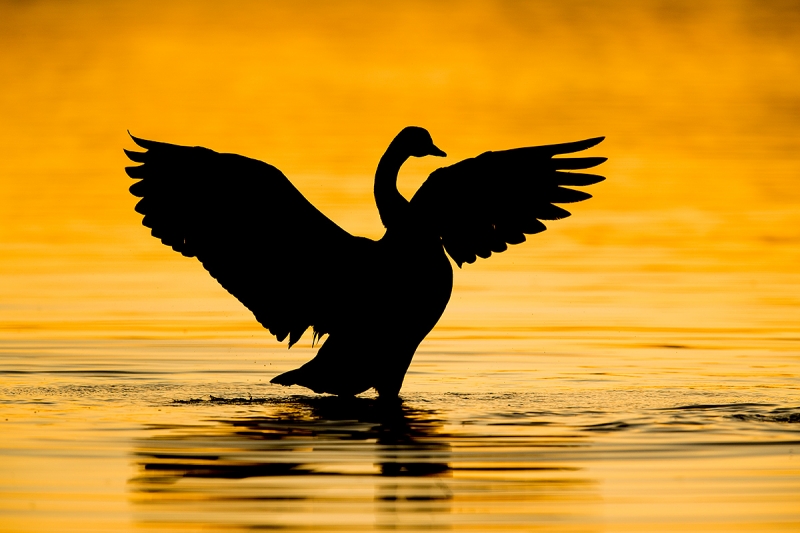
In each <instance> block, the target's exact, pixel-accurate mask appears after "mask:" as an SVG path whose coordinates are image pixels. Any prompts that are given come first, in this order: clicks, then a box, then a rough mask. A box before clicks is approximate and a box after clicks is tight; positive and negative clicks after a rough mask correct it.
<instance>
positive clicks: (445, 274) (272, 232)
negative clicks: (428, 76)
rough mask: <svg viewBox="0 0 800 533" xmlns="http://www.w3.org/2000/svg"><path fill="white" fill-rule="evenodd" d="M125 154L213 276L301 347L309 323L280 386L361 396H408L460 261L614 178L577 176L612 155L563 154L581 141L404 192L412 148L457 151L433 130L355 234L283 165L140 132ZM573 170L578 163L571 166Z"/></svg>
mask: <svg viewBox="0 0 800 533" xmlns="http://www.w3.org/2000/svg"><path fill="white" fill-rule="evenodd" d="M131 138H132V139H133V141H134V142H135V143H136V144H137V145H138V146H140V147H141V148H144V149H145V150H146V151H145V152H135V151H129V150H125V153H126V155H127V156H128V158H130V159H131V160H132V161H134V162H137V163H143V164H142V165H139V166H132V167H126V169H125V170H126V172H127V174H128V175H129V176H130V177H132V178H135V179H139V180H140V181H138V182H136V183H135V184H133V185H132V186H131V188H130V192H131V193H132V194H133V195H134V196H137V197H141V198H142V199H141V200H140V201H139V202H138V203H137V204H136V211H137V212H138V213H140V214H142V215H144V219H143V220H142V224H143V225H144V226H146V227H148V228H151V229H152V235H153V237H156V238H157V239H160V240H161V242H162V243H164V244H165V245H167V246H170V247H172V249H173V250H175V251H177V252H180V253H181V254H183V255H184V256H187V257H196V258H197V259H198V260H199V261H200V262H201V263H202V265H203V266H204V267H205V268H206V270H208V272H209V273H210V274H211V275H212V276H213V277H214V278H215V279H216V280H217V281H218V282H219V283H220V284H221V285H222V286H223V287H224V288H225V289H226V290H228V292H230V293H231V294H232V295H233V296H235V297H236V298H238V299H239V300H240V301H241V302H242V303H243V304H244V305H245V306H246V307H247V308H248V309H249V310H250V311H252V312H253V314H254V315H255V318H256V319H257V320H258V321H259V322H260V323H261V324H262V325H263V326H264V327H265V328H267V329H268V330H269V332H270V333H271V334H273V335H275V337H277V339H278V341H279V342H282V341H283V340H284V339H286V338H287V337H288V339H289V347H290V348H291V347H292V345H293V344H295V343H296V342H297V341H298V340H299V339H300V337H301V335H303V333H304V332H305V331H306V330H307V329H308V328H309V327H311V328H312V330H313V336H312V346H313V345H314V343H315V342H316V341H319V340H320V338H321V337H322V336H323V335H326V334H327V335H328V337H327V338H326V339H325V341H324V343H323V344H322V346H321V347H320V349H319V351H318V352H317V355H316V357H314V358H313V359H312V360H311V361H309V362H308V363H306V364H305V365H303V366H301V367H300V368H298V369H296V370H291V371H289V372H286V373H283V374H280V375H278V376H276V377H275V378H273V379H272V383H278V384H281V385H302V386H304V387H307V388H309V389H311V390H312V391H315V392H317V393H330V394H336V395H341V396H352V395H356V394H359V393H361V392H364V391H366V390H368V389H370V388H374V389H375V390H376V391H377V392H378V395H379V397H380V398H389V399H391V398H396V397H397V395H398V393H399V391H400V387H401V386H402V384H403V379H404V377H405V374H406V370H407V369H408V367H409V365H410V364H411V359H412V358H413V356H414V353H415V351H416V349H417V347H418V346H419V344H420V342H422V340H423V339H424V338H425V336H426V335H427V334H428V333H429V332H430V331H431V329H433V327H434V326H435V325H436V322H437V321H438V320H439V318H440V317H441V316H442V313H443V312H444V309H445V307H446V305H447V302H448V301H449V300H450V294H451V292H452V288H453V269H452V267H451V263H450V261H449V260H448V258H447V255H449V256H450V257H451V258H452V260H453V261H454V262H455V263H456V264H457V265H458V266H459V267H461V265H462V264H463V263H473V262H474V261H475V260H476V258H478V257H481V258H488V257H489V256H491V255H492V253H499V252H503V251H505V250H506V249H507V247H508V245H509V244H519V243H522V242H524V241H525V235H526V234H534V233H539V232H541V231H544V230H545V225H544V224H543V223H542V222H541V221H542V220H557V219H561V218H564V217H567V216H569V212H568V211H565V210H564V209H562V208H560V207H557V206H556V205H553V204H557V203H569V202H577V201H581V200H585V199H587V198H590V197H591V195H590V194H588V193H586V192H583V191H579V190H575V189H569V188H566V186H585V185H591V184H594V183H597V182H599V181H602V180H603V179H605V178H603V177H602V176H597V175H593V174H586V173H578V172H568V171H571V170H580V169H588V168H591V167H594V166H596V165H599V164H600V163H602V162H604V161H605V160H606V158H604V157H562V158H556V157H554V156H556V155H561V154H570V153H574V152H579V151H581V150H585V149H587V148H590V147H592V146H595V145H597V144H598V143H600V142H601V141H602V140H603V137H598V138H594V139H587V140H583V141H578V142H572V143H565V144H554V145H548V146H534V147H526V148H516V149H512V150H506V151H498V152H486V153H484V154H481V155H479V156H477V157H474V158H471V159H465V160H463V161H461V162H459V163H456V164H454V165H452V166H449V167H443V168H439V169H438V170H436V171H434V172H433V173H432V174H431V175H430V176H429V177H428V179H427V180H426V181H425V182H424V183H423V184H422V186H421V187H420V188H419V190H417V192H416V193H415V194H414V196H413V197H412V198H411V200H410V201H409V200H406V198H404V197H403V196H402V195H401V194H400V192H399V191H398V190H397V175H398V172H399V170H400V167H401V166H402V165H403V163H404V162H405V161H406V160H407V159H408V158H409V157H424V156H439V157H444V156H445V155H446V154H445V153H444V152H443V151H442V150H440V149H439V148H437V147H436V146H435V145H434V143H433V140H432V139H431V136H430V134H429V133H428V131H426V130H425V129H423V128H419V127H407V128H405V129H403V130H402V131H401V132H400V133H399V134H398V135H397V136H396V137H395V138H394V140H393V141H392V142H391V144H390V145H389V148H388V149H387V150H386V153H384V154H383V157H381V159H380V162H379V163H378V168H377V171H376V173H375V184H374V193H375V203H376V204H377V207H378V212H379V214H380V218H381V221H382V222H383V225H384V226H385V227H386V232H385V234H384V235H383V237H381V238H380V239H379V240H377V241H375V240H372V239H368V238H364V237H356V236H353V235H351V234H350V233H348V232H347V231H345V230H343V229H342V228H340V227H339V226H338V225H336V224H335V223H334V222H333V221H331V220H330V219H329V218H327V217H326V216H325V215H323V214H322V213H321V212H320V211H319V210H318V209H317V208H316V207H314V206H313V205H312V204H311V203H310V202H309V201H308V200H306V198H305V197H304V196H303V195H302V194H301V193H300V192H299V191H298V190H297V189H296V188H295V187H294V186H293V185H292V183H291V182H290V181H289V180H288V179H287V178H286V176H284V175H283V173H281V171H279V170H278V169H277V168H275V167H273V166H271V165H268V164H267V163H264V162H261V161H258V160H255V159H249V158H247V157H243V156H240V155H235V154H223V153H218V152H214V151H212V150H209V149H207V148H202V147H187V146H178V145H174V144H167V143H161V142H156V141H148V140H145V139H139V138H136V137H133V136H132V135H131ZM565 171H566V172H565Z"/></svg>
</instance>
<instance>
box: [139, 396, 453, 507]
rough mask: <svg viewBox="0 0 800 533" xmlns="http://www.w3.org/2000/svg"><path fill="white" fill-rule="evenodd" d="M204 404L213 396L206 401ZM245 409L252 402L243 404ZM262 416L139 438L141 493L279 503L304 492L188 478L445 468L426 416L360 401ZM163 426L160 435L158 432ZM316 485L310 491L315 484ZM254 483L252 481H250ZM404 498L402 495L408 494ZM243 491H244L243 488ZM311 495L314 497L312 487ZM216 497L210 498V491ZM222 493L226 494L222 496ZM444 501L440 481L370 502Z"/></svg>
mask: <svg viewBox="0 0 800 533" xmlns="http://www.w3.org/2000/svg"><path fill="white" fill-rule="evenodd" d="M212 401H213V400H212ZM242 401H244V402H250V403H252V400H250V401H248V400H242ZM281 408H282V409H281V412H280V413H278V414H275V415H270V416H252V417H242V418H233V419H227V420H217V421H213V423H212V424H211V425H203V426H194V427H192V426H174V427H159V428H158V433H159V434H157V435H154V436H153V437H152V438H149V439H144V440H141V441H139V442H138V444H137V449H136V451H135V456H136V459H137V463H138V465H139V467H140V475H138V476H137V477H135V478H134V479H132V480H131V482H132V484H133V485H134V486H135V487H136V491H137V492H139V493H141V494H151V495H156V494H160V495H161V496H169V495H170V494H172V495H175V494H179V493H180V494H184V495H185V494H186V492H187V490H188V491H189V492H193V491H195V492H204V494H203V499H212V500H213V499H230V498H233V499H238V500H246V499H251V500H252V499H255V500H270V499H274V500H282V501H283V500H287V499H306V498H313V496H302V495H300V494H295V495H292V494H287V493H286V491H285V490H278V486H275V487H273V488H270V487H267V486H259V489H258V490H257V491H255V492H253V493H249V494H247V493H243V492H242V491H241V490H239V489H236V490H234V492H235V495H234V494H232V493H230V491H229V490H228V489H229V488H230V487H227V488H226V487H223V486H222V485H217V486H214V485H209V484H208V483H205V484H204V485H202V488H201V485H194V486H193V487H190V486H189V485H191V484H192V481H191V480H192V479H195V480H197V479H206V480H214V479H216V480H231V479H247V478H285V477H296V476H307V477H310V478H312V477H313V478H317V479H318V480H319V479H322V478H331V477H335V478H336V479H337V481H336V483H337V484H338V483H341V482H342V477H353V478H357V477H363V476H378V477H387V478H439V477H446V476H448V475H449V472H450V465H449V463H448V461H449V456H450V445H449V444H448V442H447V439H448V436H447V435H446V434H445V433H444V432H443V430H442V427H443V425H442V422H441V421H440V420H438V419H437V418H436V417H435V413H433V412H431V411H425V410H421V409H416V408H412V407H408V406H407V405H405V404H386V403H385V402H379V401H376V400H372V399H364V398H349V399H343V398H336V397H319V398H300V399H295V400H293V401H292V402H290V403H285V404H283V405H282V406H281ZM165 430H166V432H165ZM320 483H321V484H322V485H324V481H322V482H318V483H317V484H316V485H315V486H316V487H317V488H319V487H320V486H321V485H320ZM249 487H254V485H249ZM284 488H285V487H284ZM409 490H411V491H412V492H411V493H407V494H405V495H403V494H401V493H402V492H403V491H409ZM245 492H246V491H245ZM311 492H314V491H313V490H312V491H311ZM215 493H216V494H215ZM226 493H227V494H226ZM448 498H449V490H448V489H447V487H446V486H445V485H443V484H442V483H440V482H433V483H421V484H420V483H417V484H412V485H409V484H407V483H401V484H395V485H393V486H386V487H381V488H379V494H377V495H376V499H377V500H386V501H395V500H397V499H409V500H413V501H436V500H443V499H445V500H446V499H448Z"/></svg>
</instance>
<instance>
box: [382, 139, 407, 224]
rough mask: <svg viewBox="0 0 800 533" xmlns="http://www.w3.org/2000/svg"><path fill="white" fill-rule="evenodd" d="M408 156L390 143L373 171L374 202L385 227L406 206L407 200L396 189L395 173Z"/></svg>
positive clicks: (396, 217)
mask: <svg viewBox="0 0 800 533" xmlns="http://www.w3.org/2000/svg"><path fill="white" fill-rule="evenodd" d="M408 157H409V156H408V155H407V154H404V153H402V152H400V151H399V150H397V149H396V147H394V146H392V145H390V146H389V149H388V150H386V153H385V154H383V157H381V160H380V162H379V163H378V169H377V171H376V172H375V189H374V192H375V204H376V205H377V206H378V213H379V214H380V217H381V222H383V225H384V227H386V228H388V227H389V226H390V225H391V224H393V223H394V222H395V221H397V220H398V219H399V218H400V217H401V216H402V215H403V213H404V212H405V211H406V208H407V207H408V200H406V199H405V198H404V197H403V195H402V194H400V191H398V190H397V174H398V173H399V172H400V167H401V166H403V163H405V162H406V159H408Z"/></svg>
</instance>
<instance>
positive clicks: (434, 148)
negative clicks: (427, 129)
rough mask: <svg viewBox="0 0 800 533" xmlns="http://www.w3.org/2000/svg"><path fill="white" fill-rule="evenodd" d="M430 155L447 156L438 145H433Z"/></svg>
mask: <svg viewBox="0 0 800 533" xmlns="http://www.w3.org/2000/svg"><path fill="white" fill-rule="evenodd" d="M430 155H435V156H436V157H447V154H446V153H444V152H443V151H441V150H439V149H438V148H437V147H436V145H433V144H432V145H431V152H430Z"/></svg>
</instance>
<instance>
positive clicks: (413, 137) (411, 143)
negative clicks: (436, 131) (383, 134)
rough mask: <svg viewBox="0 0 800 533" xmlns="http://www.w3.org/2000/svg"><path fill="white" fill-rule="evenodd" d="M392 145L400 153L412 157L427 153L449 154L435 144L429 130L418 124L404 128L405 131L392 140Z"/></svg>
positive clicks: (423, 155) (436, 154)
mask: <svg viewBox="0 0 800 533" xmlns="http://www.w3.org/2000/svg"><path fill="white" fill-rule="evenodd" d="M391 147H392V148H393V149H395V150H396V151H397V152H398V153H402V154H404V155H407V156H412V157H425V156H426V155H435V156H437V157H446V156H447V154H446V153H444V152H443V151H442V150H440V149H439V148H437V147H436V145H435V144H433V139H432V138H431V134H430V133H428V130H426V129H425V128H420V127H418V126H408V127H407V128H403V131H401V132H400V133H398V134H397V137H395V138H394V140H393V141H392V146H391Z"/></svg>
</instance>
